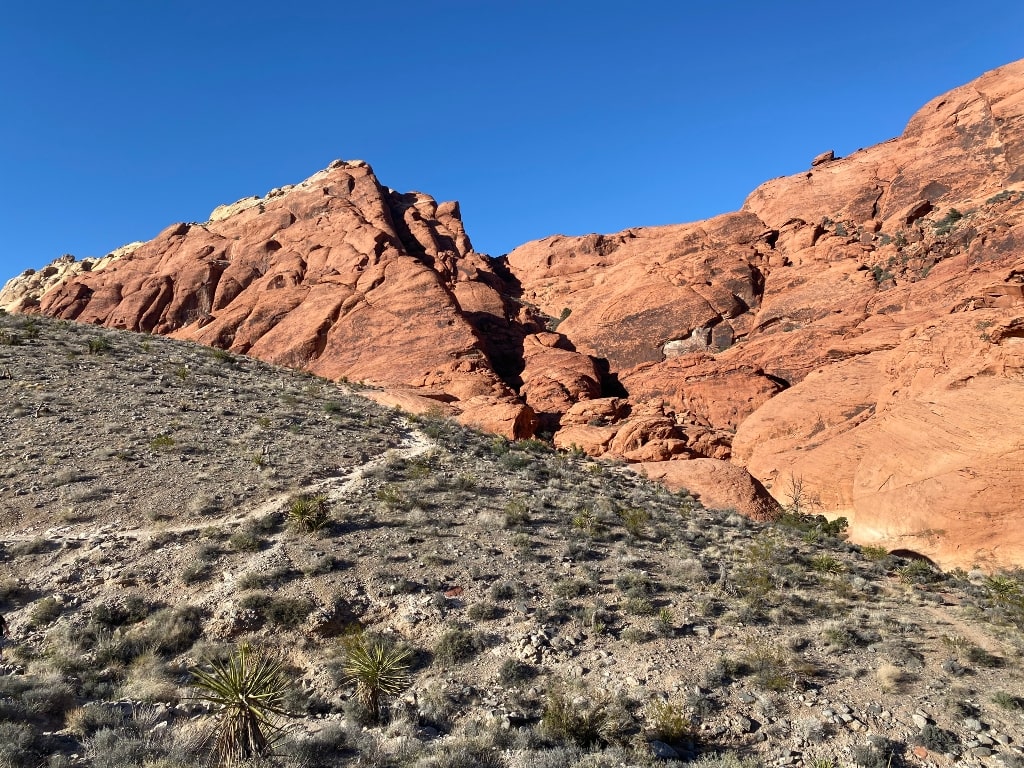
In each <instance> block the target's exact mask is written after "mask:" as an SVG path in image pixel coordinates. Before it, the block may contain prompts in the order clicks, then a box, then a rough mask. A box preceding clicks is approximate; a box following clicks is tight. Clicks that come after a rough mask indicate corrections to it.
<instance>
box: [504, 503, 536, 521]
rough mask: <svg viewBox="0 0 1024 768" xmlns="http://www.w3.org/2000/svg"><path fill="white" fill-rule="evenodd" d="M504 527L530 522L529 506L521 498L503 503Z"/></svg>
mask: <svg viewBox="0 0 1024 768" xmlns="http://www.w3.org/2000/svg"><path fill="white" fill-rule="evenodd" d="M502 522H503V525H502V527H504V528H521V527H522V526H524V525H526V524H527V523H529V522H530V508H529V507H528V506H527V505H526V502H525V501H523V500H522V499H512V500H510V501H509V502H508V503H507V504H506V505H505V518H504V520H503V521H502Z"/></svg>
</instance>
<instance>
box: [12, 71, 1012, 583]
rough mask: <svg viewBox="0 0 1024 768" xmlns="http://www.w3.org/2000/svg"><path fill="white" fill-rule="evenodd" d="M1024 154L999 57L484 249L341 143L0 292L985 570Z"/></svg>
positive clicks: (1006, 495)
mask: <svg viewBox="0 0 1024 768" xmlns="http://www.w3.org/2000/svg"><path fill="white" fill-rule="evenodd" d="M1022 158H1024V62H1016V63H1013V64H1009V65H1007V66H1005V67H1002V68H1000V69H997V70H994V71H992V72H989V73H987V74H985V75H983V76H982V77H981V78H979V79H978V80H976V81H974V82H972V83H969V84H967V85H965V86H962V87H960V88H957V89H954V90H953V91H951V92H949V93H947V94H945V95H943V96H941V97H939V98H936V99H935V100H933V101H932V102H930V103H929V104H927V105H925V106H924V107H923V108H922V109H921V110H919V111H918V113H917V114H916V115H915V116H914V117H913V118H912V119H911V121H910V122H909V124H908V126H907V128H906V130H905V131H904V133H903V134H902V135H901V136H900V137H898V138H896V139H893V140H891V141H889V142H885V143H883V144H880V145H877V146H875V147H871V148H868V149H864V150H860V151H858V152H856V153H854V154H853V155H851V156H849V157H846V158H836V157H835V156H834V154H832V153H824V154H822V155H820V156H818V157H816V158H815V159H814V161H813V162H812V166H811V168H810V169H809V170H808V171H806V172H804V173H801V174H798V175H795V176H790V177H786V178H781V179H775V180H772V181H769V182H767V183H765V184H763V185H762V186H761V187H759V188H758V189H757V190H755V191H754V192H753V193H752V194H751V195H750V196H749V197H748V199H747V201H746V203H745V204H744V206H743V208H742V209H741V210H740V211H738V212H735V213H730V214H726V215H723V216H719V217H715V218H713V219H710V220H707V221H703V222H697V223H694V224H683V225H673V226H666V227H656V228H642V229H630V230H626V231H624V232H621V233H618V234H614V235H588V236H585V237H562V236H555V237H551V238H546V239H544V240H540V241H536V242H532V243H527V244H525V245H523V246H521V247H519V248H517V249H515V250H514V251H512V252H511V253H510V254H508V255H507V256H506V257H503V258H501V259H490V258H488V257H485V256H483V255H481V254H478V253H476V252H475V251H474V250H473V248H472V245H471V243H470V241H469V238H468V237H467V236H466V233H465V229H464V227H463V224H462V221H461V218H460V215H459V210H458V205H457V204H456V203H437V202H436V201H434V200H433V199H432V198H430V197H429V196H427V195H423V194H420V193H409V194H404V195H403V194H399V193H397V192H394V191H393V190H390V189H387V188H385V187H383V186H382V185H381V184H380V183H379V182H378V181H377V179H376V178H375V177H374V175H373V173H372V171H371V170H370V169H369V167H368V166H366V164H365V163H362V162H359V161H353V162H347V163H346V162H341V161H338V162H335V163H332V165H331V167H329V168H328V169H326V170H325V171H322V172H320V173H318V174H316V175H314V176H313V177H311V178H310V179H308V180H306V181H305V182H303V183H301V184H298V185H295V186H294V187H283V188H280V189H276V190H272V191H271V192H270V193H269V194H268V195H267V196H265V197H263V198H255V197H254V198H246V199H244V200H242V201H239V202H238V203H235V204H233V205H231V206H221V207H220V208H218V209H217V210H216V211H215V212H214V214H213V215H211V220H210V221H209V222H206V223H204V224H180V225H174V226H172V227H169V228H168V229H166V230H165V231H164V232H162V233H161V234H160V235H158V236H157V238H155V239H154V240H153V241H151V242H150V243H147V244H145V245H143V246H141V247H139V248H137V249H135V250H134V251H133V252H131V253H130V254H127V255H125V256H123V257H122V258H120V259H117V260H115V261H112V262H111V263H110V264H109V265H107V266H106V267H105V268H104V269H102V270H101V271H92V272H80V273H70V272H68V273H66V274H67V277H66V278H64V279H62V280H61V281H60V282H57V283H46V284H45V285H40V286H39V287H38V288H37V289H35V291H34V292H33V291H26V289H25V288H24V287H23V283H24V281H21V282H19V281H18V280H17V279H16V280H15V281H12V283H10V284H8V286H7V288H6V289H5V292H4V293H3V294H0V305H7V304H9V302H10V300H11V299H10V297H11V296H12V291H13V292H15V293H17V292H19V291H20V293H17V295H18V299H17V301H19V302H20V304H19V305H17V306H16V307H15V308H16V309H18V310H20V311H29V312H31V311H38V312H42V313H44V314H48V315H52V316H55V317H60V318H66V319H75V320H78V321H80V322H88V323H96V324H103V325H106V326H109V327H116V328H125V329H130V330H139V331H147V332H154V333H160V334H167V335H170V336H173V337H175V338H181V339H188V340H193V341H198V342H201V343H204V344H210V345H213V346H217V347H222V348H225V349H230V350H232V351H234V352H239V353H245V354H249V355H252V356H254V357H259V358H261V359H264V360H268V361H271V362H274V363H277V364H283V365H289V366H292V367H297V368H302V369H304V370H308V371H310V372H312V373H315V374H318V375H321V376H325V377H327V378H332V379H342V378H344V379H348V380H353V381H364V382H367V383H372V384H376V385H379V386H382V387H383V391H381V392H378V393H376V394H375V397H376V398H377V399H378V400H379V401H380V402H385V403H388V404H392V405H400V406H401V407H403V408H405V409H407V410H410V411H413V412H421V413H422V412H426V411H428V410H432V411H435V412H438V413H443V414H448V415H452V416H454V417H456V418H458V419H459V420H461V421H462V422H463V423H467V424H473V425H476V426H479V427H482V428H485V429H488V430H491V431H495V432H498V433H500V434H504V435H506V436H509V437H527V436H530V435H531V434H534V433H535V432H537V431H538V430H539V431H541V432H544V433H550V434H551V435H552V436H553V440H554V443H555V445H556V446H559V447H561V448H566V449H579V450H582V451H584V452H586V453H587V454H589V455H591V456H605V457H617V458H622V459H625V460H627V461H628V462H630V463H631V465H632V466H634V467H636V468H638V469H641V470H643V471H647V472H650V473H651V474H652V475H655V476H658V477H660V478H662V479H663V480H664V481H665V482H666V483H668V484H670V485H672V486H673V487H679V486H684V485H685V486H686V487H689V488H690V489H691V490H693V491H696V492H698V493H699V494H701V496H702V497H704V496H705V495H708V494H711V495H712V496H713V495H714V494H716V493H717V494H718V495H719V497H723V496H724V497H725V498H723V499H722V501H723V502H724V503H728V504H729V505H731V506H736V507H737V508H741V509H743V511H744V512H745V513H747V514H749V515H753V516H771V515H773V514H775V513H776V511H777V509H778V507H777V504H776V500H777V501H781V502H783V503H792V502H793V501H794V500H793V499H792V498H790V497H789V496H788V491H789V490H790V489H791V488H792V487H794V486H797V487H799V488H800V489H801V493H802V498H801V499H799V500H798V501H799V502H800V503H801V504H807V505H811V506H813V507H814V508H815V509H818V510H820V511H822V512H824V513H827V514H829V515H832V516H836V515H843V516H846V517H847V518H848V519H849V520H850V521H851V533H852V535H853V537H854V538H855V539H856V540H857V541H860V542H865V543H875V544H881V545H883V546H886V547H888V548H890V549H904V550H912V551H914V552H917V553H920V554H923V555H926V556H928V557H930V558H932V559H933V560H935V561H937V562H939V563H941V564H942V565H944V566H948V567H952V566H964V567H971V566H973V565H976V564H980V565H984V566H986V567H996V566H999V565H1005V564H1015V563H1019V562H1021V557H1022V555H1024V534H1021V533H1020V526H1019V525H1018V522H1019V519H1020V507H1019V498H1020V495H1021V492H1022V490H1024V472H1022V470H1021V467H1022V466H1024V461H1022V460H1024V447H1022V446H1021V444H1020V441H1019V437H1018V435H1019V432H1020V426H1021V425H1022V424H1024V411H1022V410H1021V409H1022V407H1024V405H1022V404H1024V343H1022V339H1024V254H1022V251H1021V248H1020V243H1021V242H1024V226H1022V220H1024V218H1022V217H1024V165H1022ZM27 294H32V295H33V296H36V298H37V300H38V304H37V305H36V304H34V303H33V301H32V300H30V299H27V298H26V295H27ZM694 459H697V460H699V461H693V460H694ZM707 461H715V462H719V463H720V464H718V465H715V464H707V463H705V462H707ZM744 472H749V475H750V477H747V476H746V475H745V474H744ZM725 476H728V477H729V478H730V480H729V481H728V482H727V483H725V484H724V485H723V484H722V483H721V482H720V481H719V478H722V477H725ZM711 478H715V480H711ZM723 488H724V489H726V490H728V489H733V491H732V492H729V493H726V490H723ZM766 489H767V490H768V491H770V492H771V494H772V495H773V496H774V497H775V499H774V500H773V499H772V497H771V496H769V495H768V493H767V492H766Z"/></svg>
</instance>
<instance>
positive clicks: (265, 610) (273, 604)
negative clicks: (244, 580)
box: [238, 592, 313, 627]
mask: <svg viewBox="0 0 1024 768" xmlns="http://www.w3.org/2000/svg"><path fill="white" fill-rule="evenodd" d="M238 605H239V607H240V608H242V609H244V610H247V611H253V612H254V613H256V614H257V615H258V616H259V617H260V618H262V619H263V620H265V621H269V622H270V623H272V624H277V625H280V626H282V627H297V626H299V625H300V624H302V622H304V621H305V620H306V617H308V616H309V614H310V613H312V612H313V603H312V602H311V601H309V600H307V599H306V598H302V597H278V596H276V595H271V594H268V593H267V592H251V593H249V594H247V595H245V596H243V597H242V599H241V600H239V601H238Z"/></svg>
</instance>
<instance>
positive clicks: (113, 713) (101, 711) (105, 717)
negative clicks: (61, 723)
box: [65, 702, 127, 738]
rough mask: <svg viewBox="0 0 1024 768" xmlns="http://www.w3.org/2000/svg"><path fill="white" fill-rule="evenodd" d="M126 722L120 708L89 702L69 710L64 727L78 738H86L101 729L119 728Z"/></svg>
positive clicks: (125, 716)
mask: <svg viewBox="0 0 1024 768" xmlns="http://www.w3.org/2000/svg"><path fill="white" fill-rule="evenodd" d="M126 720H127V715H126V714H125V711H124V710H123V709H122V708H121V707H119V706H117V705H112V704H106V703H100V702H90V703H88V704H86V705H85V706H82V707H76V708H74V709H72V710H70V711H69V712H68V713H67V715H66V716H65V725H66V726H67V729H68V730H69V731H71V732H72V733H74V734H75V735H76V736H78V737H79V738H88V737H89V736H92V735H93V734H94V733H96V732H97V731H99V730H100V729H102V728H109V729H115V728H120V727H121V726H123V725H124V724H125V722H126Z"/></svg>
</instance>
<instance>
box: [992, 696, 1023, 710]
mask: <svg viewBox="0 0 1024 768" xmlns="http://www.w3.org/2000/svg"><path fill="white" fill-rule="evenodd" d="M992 703H993V704H995V705H996V706H998V707H1002V708H1003V709H1005V710H1007V711H1009V712H1024V698H1021V697H1020V696H1014V695H1013V694H1011V693H1007V692H1006V691H996V692H995V693H993V694H992Z"/></svg>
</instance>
